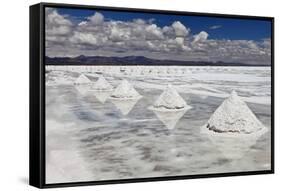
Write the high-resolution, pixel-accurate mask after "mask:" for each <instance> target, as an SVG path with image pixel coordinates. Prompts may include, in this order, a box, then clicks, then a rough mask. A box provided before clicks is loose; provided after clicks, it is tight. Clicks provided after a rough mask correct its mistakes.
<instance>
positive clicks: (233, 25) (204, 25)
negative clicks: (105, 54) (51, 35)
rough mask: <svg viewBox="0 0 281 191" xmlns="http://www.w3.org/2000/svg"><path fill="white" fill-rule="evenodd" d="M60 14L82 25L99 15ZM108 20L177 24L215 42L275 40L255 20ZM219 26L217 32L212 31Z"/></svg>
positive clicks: (121, 15)
mask: <svg viewBox="0 0 281 191" xmlns="http://www.w3.org/2000/svg"><path fill="white" fill-rule="evenodd" d="M58 12H59V13H60V14H62V15H68V16H69V17H70V18H71V19H72V20H73V22H81V21H84V20H86V19H87V18H88V17H89V16H91V15H93V14H94V13H95V12H96V11H94V10H87V9H70V8H60V9H58ZM98 12H100V13H102V14H103V15H104V17H105V19H106V20H118V21H125V22H126V21H132V20H133V19H136V18H140V19H144V20H149V19H154V23H155V24H157V25H158V26H160V27H164V26H167V25H171V24H172V23H173V22H174V21H175V20H177V21H180V22H181V23H182V24H184V25H185V26H187V27H189V28H191V33H193V34H196V33H199V32H200V31H206V32H208V34H209V38H212V39H230V40H261V39H265V38H270V37H271V22H270V21H265V20H252V19H233V18H232V19H229V18H218V17H205V16H202V17H200V16H181V15H164V14H155V13H151V14H149V13H137V12H121V11H98ZM212 26H217V28H216V29H211V27H212Z"/></svg>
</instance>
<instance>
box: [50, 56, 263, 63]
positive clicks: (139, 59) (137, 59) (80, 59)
mask: <svg viewBox="0 0 281 191" xmlns="http://www.w3.org/2000/svg"><path fill="white" fill-rule="evenodd" d="M45 61H46V64H47V65H178V66H183V65H185V66H268V65H254V64H245V63H235V62H232V63H229V62H221V61H219V62H206V61H181V60H159V59H152V58H147V57H144V56H126V57H105V56H84V55H80V56H77V57H53V58H51V57H48V56H46V60H45Z"/></svg>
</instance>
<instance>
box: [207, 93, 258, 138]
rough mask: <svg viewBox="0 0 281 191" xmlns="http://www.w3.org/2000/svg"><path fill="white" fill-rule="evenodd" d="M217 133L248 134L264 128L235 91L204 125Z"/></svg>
mask: <svg viewBox="0 0 281 191" xmlns="http://www.w3.org/2000/svg"><path fill="white" fill-rule="evenodd" d="M206 127H207V128H208V129H209V130H212V131H214V132H217V133H244V134H250V133H254V132H257V131H259V130H261V129H263V128H264V126H263V124H262V123H261V122H260V121H259V120H258V119H257V117H256V116H255V114H254V113H253V112H252V111H251V110H250V108H249V107H248V106H247V104H246V103H245V102H244V101H243V100H241V98H240V97H239V96H238V95H237V93H236V92H235V91H232V92H231V95H230V96H229V97H228V98H227V99H226V100H225V101H224V102H223V103H222V104H221V105H220V106H219V107H218V108H217V110H216V111H215V112H214V114H213V115H212V116H211V118H210V119H209V121H208V122H207V124H206Z"/></svg>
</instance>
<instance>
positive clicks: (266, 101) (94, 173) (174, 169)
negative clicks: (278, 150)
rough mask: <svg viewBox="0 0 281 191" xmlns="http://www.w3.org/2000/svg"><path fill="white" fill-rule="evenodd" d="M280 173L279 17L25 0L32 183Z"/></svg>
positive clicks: (46, 184) (54, 184)
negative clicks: (277, 170) (276, 107)
mask: <svg viewBox="0 0 281 191" xmlns="http://www.w3.org/2000/svg"><path fill="white" fill-rule="evenodd" d="M273 172H274V19H273V18H271V17H258V16H241V15H223V14H210V13H191V12H180V11H167V10H165V11H164V10H144V9H131V8H130V9H129V8H114V7H98V6H85V5H83V6H82V5H68V4H51V3H40V4H36V5H33V6H31V7H30V185H33V186H36V187H39V188H50V187H61V186H80V185H97V184H112V183H127V182H144V181H160V180H175V179H188V178H207V177H223V176H237V175H255V174H269V173H273Z"/></svg>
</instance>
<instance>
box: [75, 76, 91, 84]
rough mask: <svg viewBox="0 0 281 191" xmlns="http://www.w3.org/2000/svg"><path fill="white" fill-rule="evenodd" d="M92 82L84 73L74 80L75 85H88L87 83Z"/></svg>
mask: <svg viewBox="0 0 281 191" xmlns="http://www.w3.org/2000/svg"><path fill="white" fill-rule="evenodd" d="M90 83H91V80H90V79H89V78H88V77H87V76H85V75H84V74H81V75H80V76H79V77H78V78H77V79H76V80H75V82H74V84H75V85H86V84H90Z"/></svg>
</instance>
